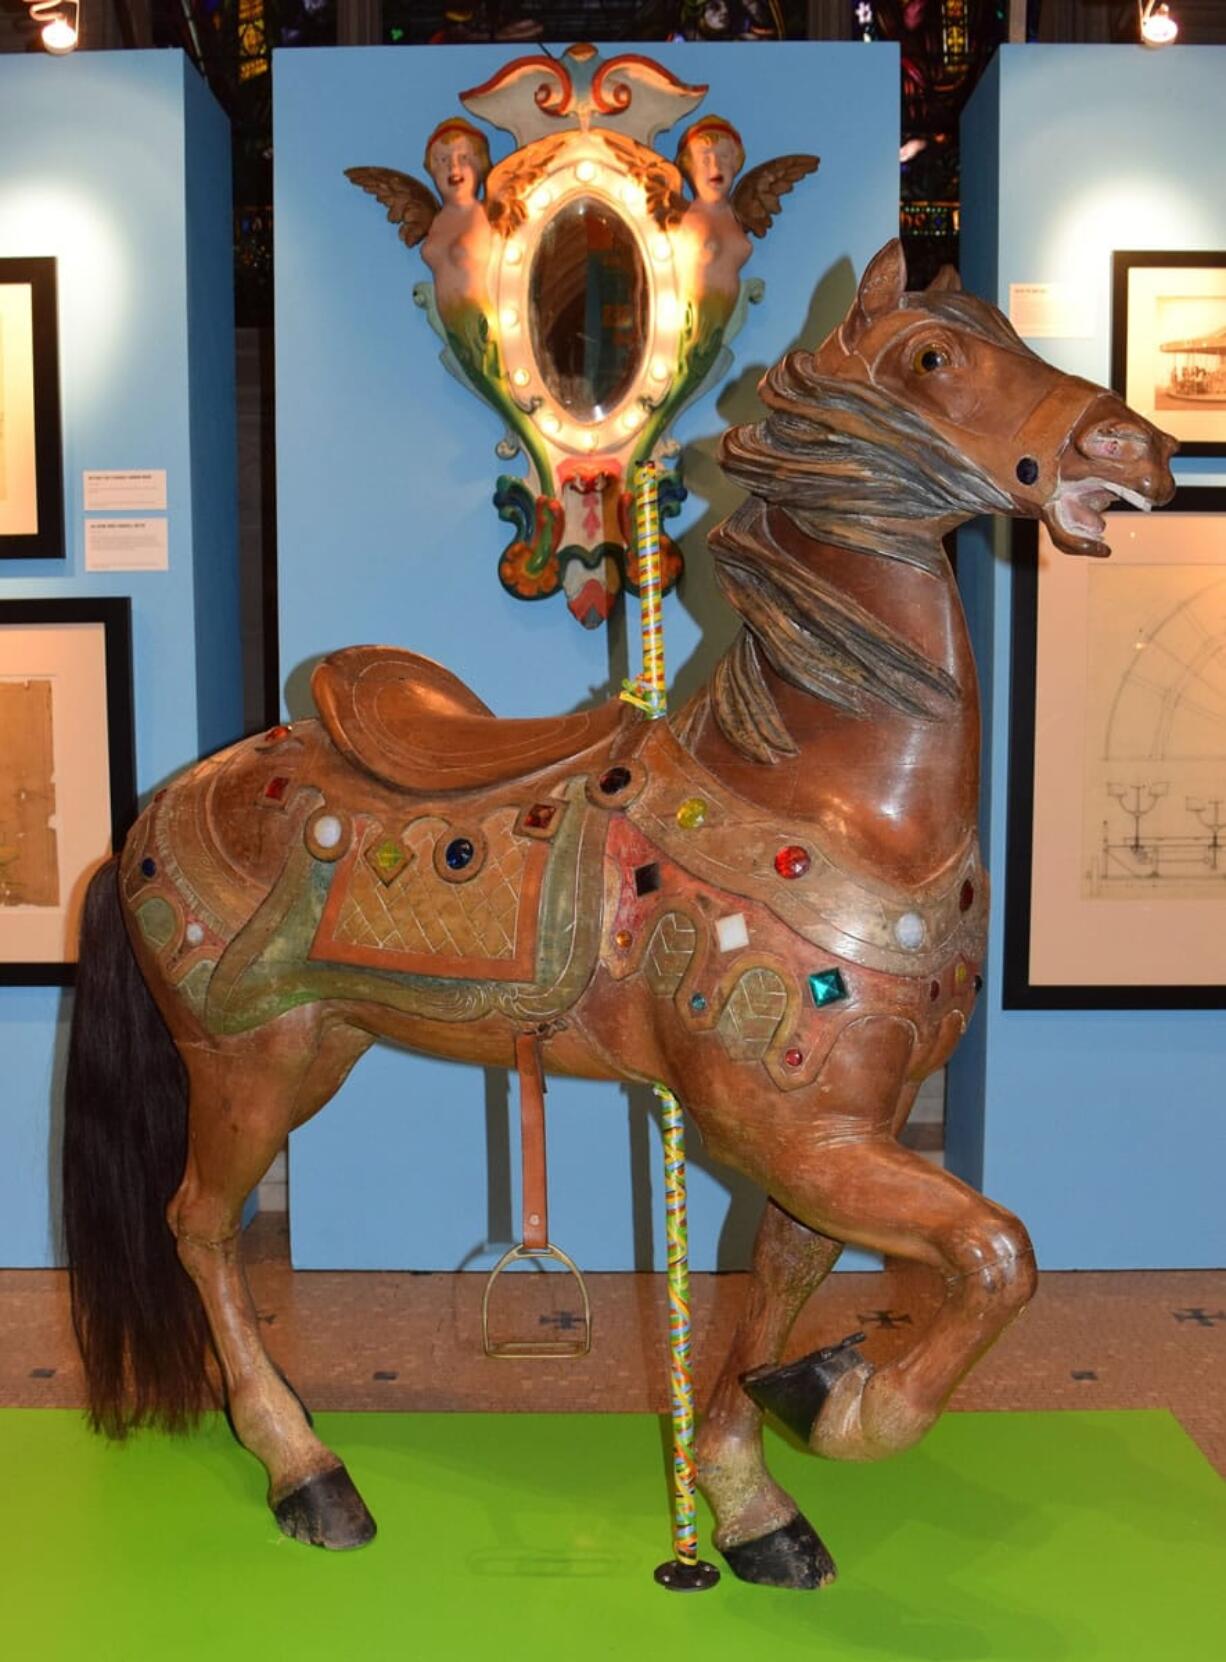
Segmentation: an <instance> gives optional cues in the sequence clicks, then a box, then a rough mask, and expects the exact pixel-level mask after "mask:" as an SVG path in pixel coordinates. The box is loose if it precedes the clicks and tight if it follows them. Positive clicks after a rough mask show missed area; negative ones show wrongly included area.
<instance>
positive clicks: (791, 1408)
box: [741, 1333, 864, 1443]
mask: <svg viewBox="0 0 1226 1662" xmlns="http://www.w3.org/2000/svg"><path fill="white" fill-rule="evenodd" d="M863 1337H864V1335H863V1333H851V1334H849V1335H848V1336H847V1338H846V1339H841V1340H840V1341H839V1343H838V1344H837V1345H830V1346H828V1347H827V1349H825V1350H815V1351H811V1352H810V1353H809V1355H808V1356H802V1357H801V1358H800V1360H799V1361H798V1362H786V1363H784V1365H783V1366H782V1367H765V1368H751V1369H750V1370H749V1372H748V1373H743V1374H742V1375H741V1389H742V1390H743V1391H744V1392H745V1393H746V1394H747V1395H748V1396H749V1397H751V1398H752V1400H753V1401H754V1402H756V1403H757V1405H758V1407H759V1408H763V1409H765V1410H766V1412H767V1413H768V1414H773V1415H774V1416H775V1418H776V1419H778V1420H782V1422H783V1424H784V1425H786V1426H787V1428H788V1430H789V1431H794V1432H795V1433H796V1435H797V1436H798V1437H799V1438H800V1439H801V1441H802V1442H805V1443H807V1442H808V1441H809V1433H810V1431H812V1429H813V1422H814V1420H816V1418H817V1416H818V1414H819V1413H820V1412H821V1409H822V1404H823V1403H824V1402H825V1400H826V1398H827V1397H828V1396H829V1395H830V1392H831V1389H832V1387H833V1385H834V1382H835V1380H836V1379H841V1378H842V1377H843V1375H844V1374H845V1373H850V1371H851V1369H852V1368H858V1367H859V1366H860V1364H861V1363H862V1362H863V1360H864V1358H863V1357H862V1356H861V1355H860V1352H859V1351H858V1350H857V1349H856V1348H855V1347H856V1346H857V1345H858V1344H859V1343H860V1341H861V1339H863Z"/></svg>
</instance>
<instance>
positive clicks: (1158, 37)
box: [1141, 6, 1179, 46]
mask: <svg viewBox="0 0 1226 1662" xmlns="http://www.w3.org/2000/svg"><path fill="white" fill-rule="evenodd" d="M1178 34H1179V25H1178V23H1176V21H1175V19H1174V18H1173V17H1172V16H1171V13H1170V10H1169V8H1168V7H1167V6H1156V7H1155V8H1154V9H1153V10H1152V11H1147V12H1143V13H1142V15H1141V44H1142V46H1169V45H1170V44H1171V42H1172V41H1173V40H1174V39H1175V38H1176V36H1177V35H1178Z"/></svg>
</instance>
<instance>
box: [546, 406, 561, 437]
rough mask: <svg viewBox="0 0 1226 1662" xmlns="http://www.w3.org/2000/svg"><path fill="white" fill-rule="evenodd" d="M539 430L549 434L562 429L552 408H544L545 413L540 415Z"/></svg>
mask: <svg viewBox="0 0 1226 1662" xmlns="http://www.w3.org/2000/svg"><path fill="white" fill-rule="evenodd" d="M541 431H542V432H543V433H549V434H551V435H553V434H557V433H560V432H561V431H562V423H561V422H560V421H559V420H558V418H557V416H556V415H554V413H553V411H552V410H546V411H545V414H544V415H543V416H542V417H541Z"/></svg>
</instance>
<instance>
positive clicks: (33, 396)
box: [0, 259, 65, 560]
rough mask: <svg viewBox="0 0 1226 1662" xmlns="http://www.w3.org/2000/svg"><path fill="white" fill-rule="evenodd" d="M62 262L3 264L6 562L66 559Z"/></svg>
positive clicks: (1, 452)
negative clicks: (58, 276) (58, 266)
mask: <svg viewBox="0 0 1226 1662" xmlns="http://www.w3.org/2000/svg"><path fill="white" fill-rule="evenodd" d="M58 340H59V335H58V326H57V316H56V300H55V261H54V260H52V259H28V260H0V559H6V560H62V559H63V558H64V553H65V550H64V487H63V453H62V449H61V444H60V369H59V345H58Z"/></svg>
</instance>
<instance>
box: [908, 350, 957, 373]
mask: <svg viewBox="0 0 1226 1662" xmlns="http://www.w3.org/2000/svg"><path fill="white" fill-rule="evenodd" d="M948 367H949V353H948V352H946V351H945V350H944V349H943V348H942V347H940V346H933V345H931V344H930V345H928V346H921V347H920V349H919V351H918V352H917V353H916V354H915V356H914V358H912V360H911V368H912V369H913V370H914V371H915V373H916V374H917V375H932V374H933V373H934V372H935V371H936V370H938V369H947V368H948Z"/></svg>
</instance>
